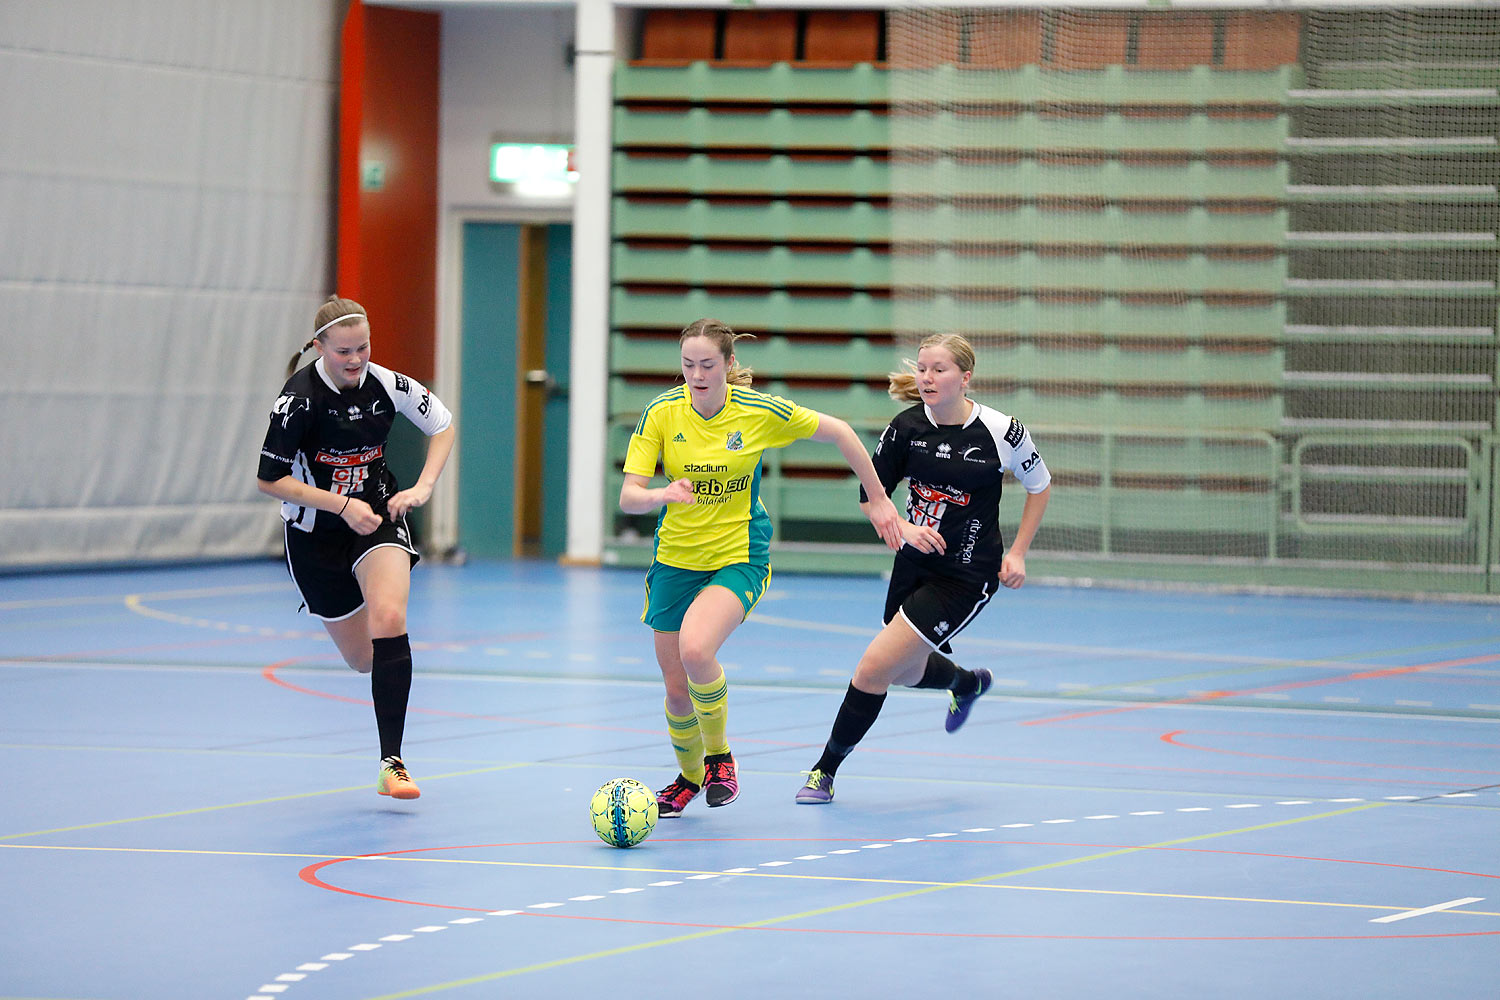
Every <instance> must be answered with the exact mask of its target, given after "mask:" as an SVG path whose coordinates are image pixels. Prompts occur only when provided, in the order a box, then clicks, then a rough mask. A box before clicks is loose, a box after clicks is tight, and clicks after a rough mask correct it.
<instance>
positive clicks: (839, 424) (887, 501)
mask: <svg viewBox="0 0 1500 1000" xmlns="http://www.w3.org/2000/svg"><path fill="white" fill-rule="evenodd" d="M812 439H813V440H814V441H832V442H833V443H834V445H835V446H836V447H837V448H838V450H839V454H841V455H843V456H844V461H846V462H848V463H849V468H850V469H851V470H852V471H853V472H854V474H855V475H856V476H858V477H859V484H860V485H861V486H863V487H864V488H865V496H867V497H868V498H869V502H868V503H862V504H860V505H859V506H860V510H862V511H864V513H865V516H866V517H868V518H869V519H870V523H871V524H872V525H874V526H875V534H877V535H879V536H880V540H881V541H882V542H885V544H886V545H887V546H888V547H889V548H891V549H892V550H895V549H899V548H900V547H901V544H902V542H904V541H905V538H904V537H903V535H902V532H901V515H900V514H898V513H897V512H896V505H895V504H893V503H891V498H890V497H889V496H887V495H886V490H885V484H883V483H882V482H881V481H880V476H878V475H877V474H876V472H875V466H874V464H873V463H872V462H871V461H870V455H869V453H868V452H866V451H865V444H864V442H863V441H861V440H860V439H859V435H858V434H856V433H854V428H853V427H850V426H849V423H848V421H846V420H841V419H840V418H838V417H832V416H829V415H828V414H826V413H819V414H818V429H817V430H815V431H813V433H812Z"/></svg>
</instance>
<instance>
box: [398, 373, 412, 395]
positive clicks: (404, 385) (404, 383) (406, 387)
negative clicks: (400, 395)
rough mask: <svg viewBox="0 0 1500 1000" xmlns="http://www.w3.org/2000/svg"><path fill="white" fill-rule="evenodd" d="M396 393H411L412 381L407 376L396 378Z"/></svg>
mask: <svg viewBox="0 0 1500 1000" xmlns="http://www.w3.org/2000/svg"><path fill="white" fill-rule="evenodd" d="M396 391H397V392H411V381H410V380H408V379H407V377H406V376H405V375H397V376H396Z"/></svg>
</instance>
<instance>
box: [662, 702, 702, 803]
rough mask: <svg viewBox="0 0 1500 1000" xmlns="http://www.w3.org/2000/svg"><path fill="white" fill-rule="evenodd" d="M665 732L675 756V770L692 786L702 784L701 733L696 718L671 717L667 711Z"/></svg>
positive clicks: (693, 716)
mask: <svg viewBox="0 0 1500 1000" xmlns="http://www.w3.org/2000/svg"><path fill="white" fill-rule="evenodd" d="M667 732H668V733H669V734H670V735H671V737H672V752H673V753H674V754H676V755H677V769H678V770H679V771H681V772H682V776H683V777H684V778H686V779H687V780H689V781H691V782H692V783H693V784H695V785H698V786H700V787H701V786H702V784H703V731H702V730H701V729H699V728H698V716H697V715H696V714H691V715H673V714H672V710H671V709H670V708H669V709H667Z"/></svg>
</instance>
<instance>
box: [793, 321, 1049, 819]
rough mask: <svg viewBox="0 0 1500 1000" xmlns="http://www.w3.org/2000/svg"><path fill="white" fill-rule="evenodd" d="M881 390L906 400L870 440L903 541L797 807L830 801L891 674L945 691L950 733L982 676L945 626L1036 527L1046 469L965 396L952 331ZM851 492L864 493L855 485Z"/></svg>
mask: <svg viewBox="0 0 1500 1000" xmlns="http://www.w3.org/2000/svg"><path fill="white" fill-rule="evenodd" d="M907 364H908V367H909V369H910V370H909V371H906V372H898V373H895V374H892V375H891V387H890V394H891V396H892V397H893V398H895V399H901V400H906V401H914V402H916V405H915V406H912V407H910V408H908V409H906V410H903V411H902V412H901V413H899V414H897V415H896V417H895V419H893V420H892V421H891V422H890V424H889V425H888V426H887V427H886V429H885V431H884V433H883V434H882V435H881V437H880V444H879V445H878V446H877V447H876V449H875V457H874V462H875V471H876V473H877V474H878V475H879V476H880V481H881V483H882V484H883V485H884V486H885V490H886V493H887V495H889V494H890V493H891V492H892V491H894V490H895V488H896V486H897V484H899V483H900V482H901V480H903V479H905V480H908V481H909V482H908V486H909V492H910V496H909V499H908V502H907V517H908V518H909V520H906V521H903V522H902V525H901V527H902V534H903V536H904V537H905V540H906V544H905V545H903V546H902V547H901V548H900V549H899V550H898V551H897V553H896V557H895V562H894V565H893V567H892V569H891V582H890V586H889V589H888V590H887V593H886V603H885V616H884V621H885V623H886V624H885V627H884V628H883V629H882V630H881V631H880V632H879V633H877V634H876V636H875V638H874V639H873V640H871V642H870V645H869V646H868V647H867V648H866V649H865V652H864V655H863V656H862V657H861V658H860V661H859V664H858V665H857V666H856V667H855V669H854V679H853V680H852V681H851V682H850V684H849V689H848V691H847V692H845V694H844V702H843V704H842V705H841V706H840V707H839V711H838V716H837V717H836V718H835V719H834V723H833V731H832V733H831V734H830V735H829V738H828V743H827V745H826V746H825V747H824V749H823V755H822V757H820V758H819V759H818V762H817V763H816V764H814V765H813V769H812V771H811V772H810V773H809V775H808V778H807V782H806V783H805V784H804V785H803V786H802V788H800V789H799V790H798V792H797V801H798V802H799V803H802V804H804V805H821V804H823V803H826V802H831V801H833V779H834V775H835V774H836V773H837V772H838V768H839V765H840V764H841V763H843V761H844V758H845V757H847V756H848V755H849V753H850V751H852V750H853V749H854V747H855V745H856V744H858V743H859V741H860V740H861V739H863V738H864V736H865V734H866V733H868V732H869V731H870V727H871V726H872V725H874V723H875V719H876V718H877V717H878V716H879V714H880V709H881V706H882V705H883V704H884V703H885V696H886V691H887V689H889V688H890V687H891V685H893V684H899V685H902V686H906V687H917V688H937V689H946V690H947V691H948V692H949V693H950V698H949V705H948V715H947V719H946V721H945V724H944V727H945V728H946V729H947V730H948V732H950V733H951V732H954V731H956V730H957V729H958V728H959V727H960V726H962V725H963V724H964V720H965V719H967V718H968V716H969V710H970V709H971V708H973V705H974V702H975V701H976V700H977V699H978V698H979V696H980V695H982V694H984V693H985V691H987V690H989V687H990V685H991V683H992V682H993V680H994V678H993V676H992V675H991V673H990V671H989V670H986V669H985V668H983V667H979V668H977V669H975V670H966V669H964V668H963V667H961V666H959V665H958V664H956V663H954V662H953V661H952V660H950V659H949V658H948V656H947V655H946V654H949V653H951V652H952V651H953V650H952V647H951V646H950V645H949V640H951V639H952V638H953V637H954V636H955V635H957V634H958V633H959V632H961V631H962V630H963V628H964V627H965V626H966V625H968V624H969V623H970V622H971V621H973V620H974V617H975V616H976V615H978V614H979V612H980V610H981V609H982V608H983V607H984V606H985V605H986V604H987V603H989V600H990V598H991V597H993V596H994V594H995V592H996V584H997V582H998V583H999V584H1002V585H1004V586H1006V587H1010V588H1016V587H1019V586H1021V584H1022V583H1024V582H1025V580H1026V552H1027V550H1028V549H1029V548H1030V547H1031V541H1032V539H1033V538H1034V537H1035V535H1036V531H1037V528H1038V527H1040V526H1041V522H1042V512H1043V511H1044V510H1045V509H1046V507H1047V498H1048V496H1049V495H1050V492H1051V483H1052V476H1051V473H1049V472H1048V471H1047V465H1046V463H1045V462H1043V461H1042V458H1041V456H1040V455H1039V454H1038V453H1037V450H1036V448H1035V446H1034V445H1033V444H1032V441H1031V435H1030V433H1029V432H1028V431H1027V430H1026V428H1025V426H1024V425H1023V424H1022V423H1021V422H1020V421H1019V420H1017V419H1015V418H1014V417H1010V416H1006V415H1005V414H1003V413H1001V412H999V411H998V410H995V409H992V408H991V407H988V406H985V405H984V404H982V403H979V402H976V401H975V400H972V399H970V398H969V396H968V387H969V380H970V378H971V377H972V376H973V373H974V349H973V347H971V346H970V344H969V342H968V341H967V340H965V339H964V338H963V337H961V336H958V335H957V334H936V335H934V336H931V337H928V338H927V339H926V340H924V341H923V342H922V344H921V349H920V350H919V351H918V352H917V360H916V361H915V363H912V362H908V363H907ZM1007 471H1009V472H1011V473H1012V474H1013V475H1014V476H1015V477H1016V479H1017V480H1018V481H1019V482H1020V484H1021V487H1022V488H1023V489H1024V490H1025V491H1026V502H1025V505H1024V506H1023V508H1022V511H1021V523H1020V525H1019V526H1018V528H1017V529H1016V535H1015V538H1014V539H1012V541H1011V545H1010V548H1009V549H1008V550H1006V549H1005V546H1004V542H1003V540H1002V539H1001V537H1000V527H999V520H1000V484H1001V478H1002V476H1003V475H1004V474H1005V472H1007ZM860 498H861V500H864V499H866V496H865V493H864V491H863V490H861V493H860Z"/></svg>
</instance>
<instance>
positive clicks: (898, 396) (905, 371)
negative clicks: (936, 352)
mask: <svg viewBox="0 0 1500 1000" xmlns="http://www.w3.org/2000/svg"><path fill="white" fill-rule="evenodd" d="M924 347H941V348H944V349H945V350H947V352H948V353H949V354H951V355H953V360H954V362H955V363H956V364H957V365H958V367H959V370H960V371H966V372H970V373H972V372H973V371H974V345H973V344H970V343H969V341H968V340H967V339H966V338H965V337H964V336H962V335H961V334H957V333H934V334H932V335H931V336H929V337H924V338H923V340H922V343H921V344H919V345H917V350H918V351H920V350H921V349H922V348H924ZM901 368H902V370H901V371H899V372H891V374H890V387H889V388H888V389H887V390H886V392H887V394H888V395H889V396H890V397H891V398H892V399H894V400H898V401H900V402H903V403H915V402H917V401H919V400H920V399H921V398H922V391H921V390H920V389H918V388H917V363H916V362H915V361H913V360H912V359H911V358H902V359H901Z"/></svg>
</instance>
